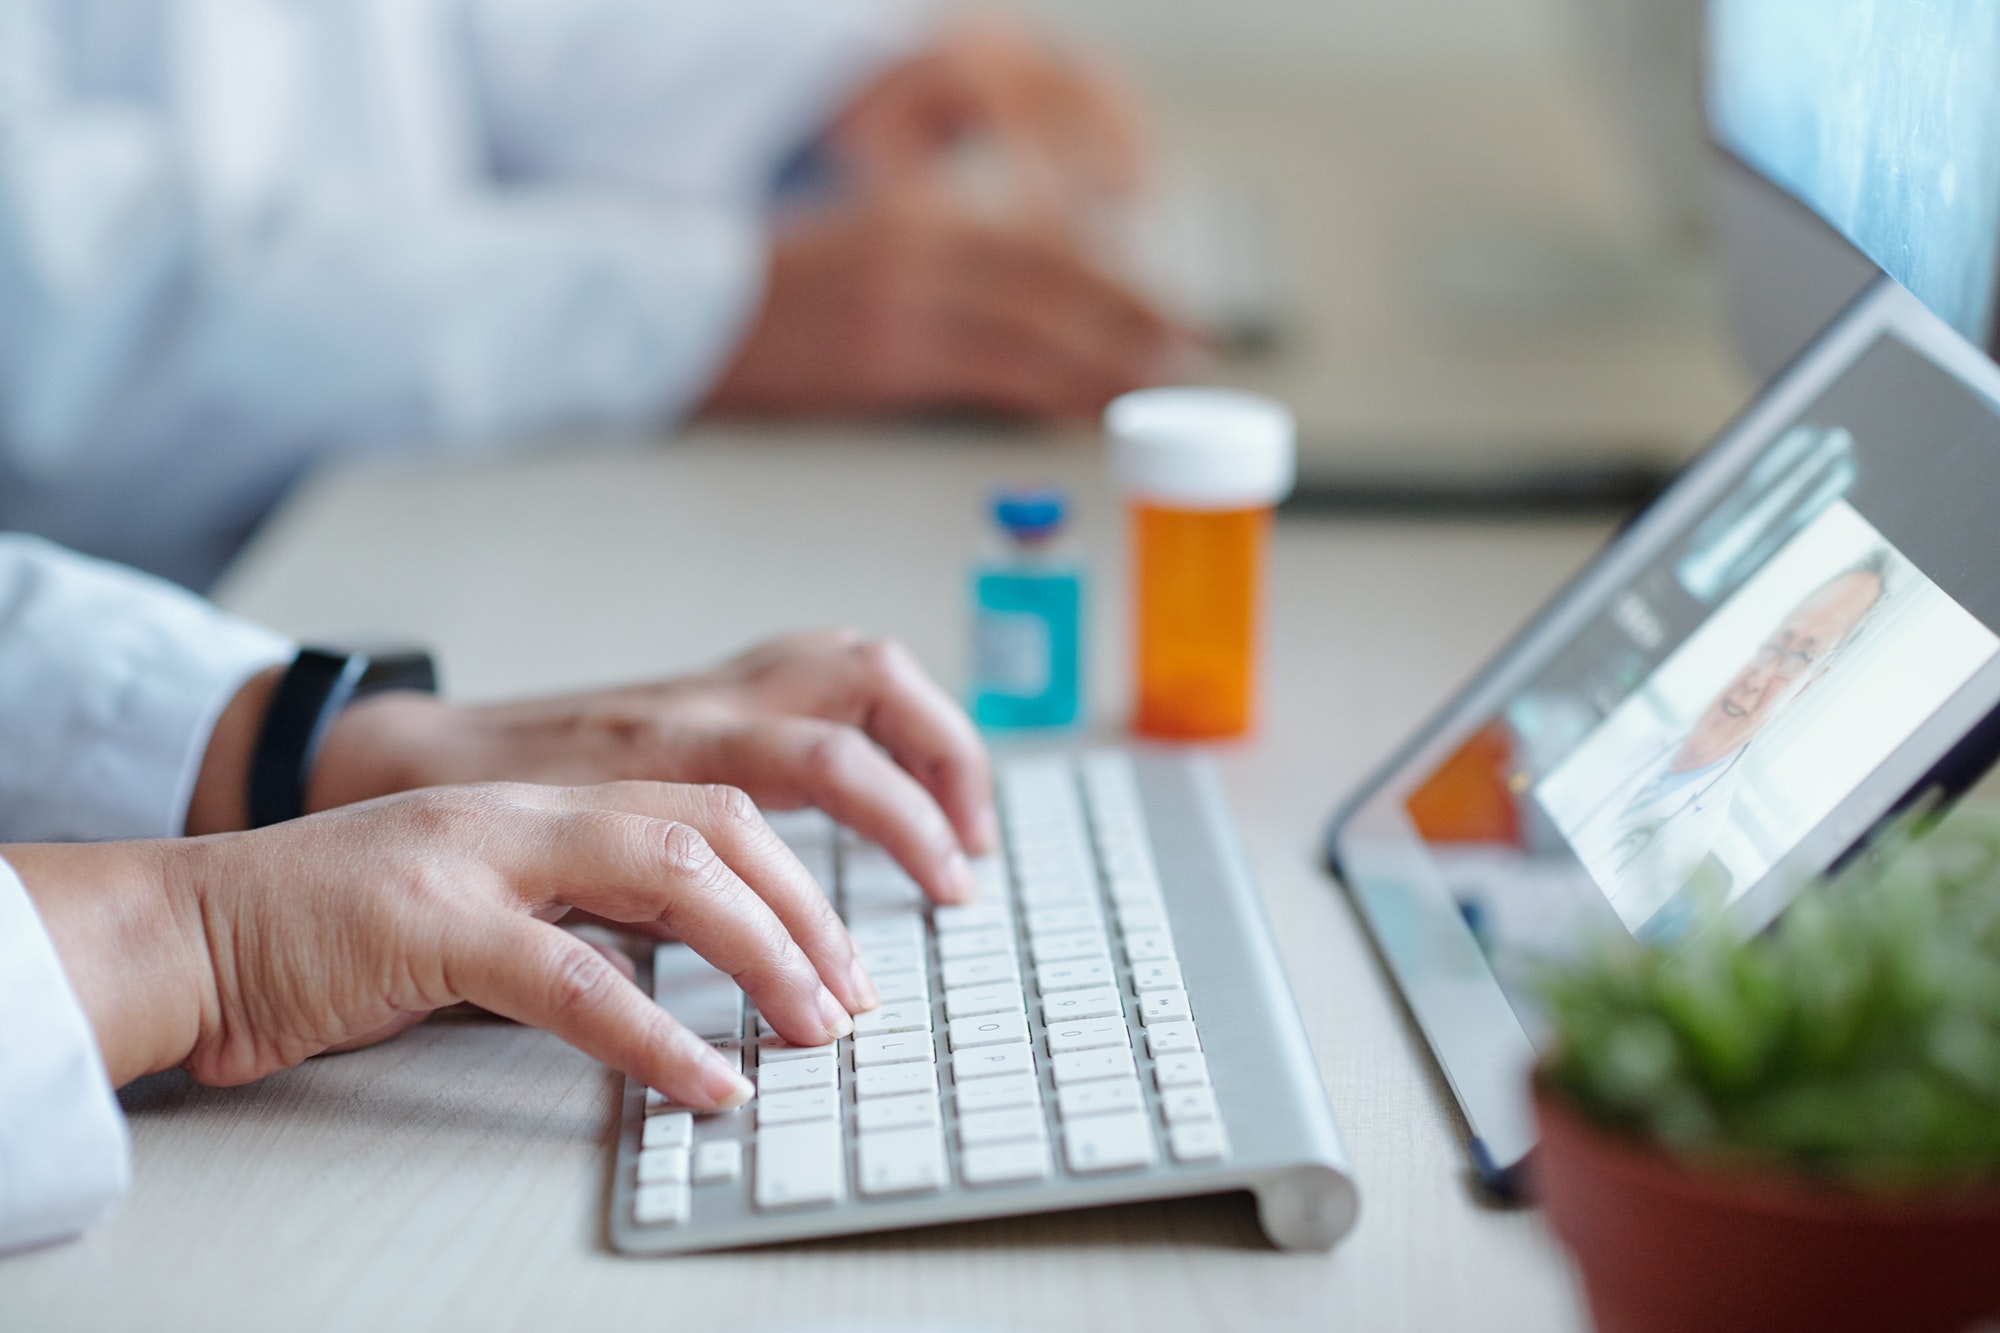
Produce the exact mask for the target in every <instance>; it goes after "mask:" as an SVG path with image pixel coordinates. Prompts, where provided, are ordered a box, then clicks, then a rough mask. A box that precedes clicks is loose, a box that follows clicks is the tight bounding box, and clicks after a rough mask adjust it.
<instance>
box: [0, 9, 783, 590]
mask: <svg viewBox="0 0 2000 1333" xmlns="http://www.w3.org/2000/svg"><path fill="white" fill-rule="evenodd" d="M66 12H68V11H66V10H65V8H64V6H63V5H61V4H59V3H56V2H55V0H0V528H10V527H11V528H16V529H27V530H31V531H35V532H38V533H41V534H43V535H46V536H50V537H53V538H55V539H56V540H58V541H61V542H63V543H64V544H66V545H71V546H75V547H78V548H80V549H84V550H88V551H91V552H92V553H95V554H103V555H107V556H110V557H113V558H116V559H120V560H123V561H126V562H128V563H134V564H138V565H140V566H142V567H144V568H148V569H151V570H154V571H157V572H162V573H165V574H167V575H169V576H171V577H174V578H176V579H179V580H181V581H183V582H186V583H189V584H191V585H194V586H202V585H204V584H206V583H207V582H208V581H209V580H211V579H212V578H213V577H214V576H215V574H216V573H217V572H218V571H219V569H220V568H221V565H222V563H223V561H224V560H226V559H227V557H228V556H229V554H231V553H232V552H233V550H234V549H235V547H236V546H237V545H238V544H239V543H240V542H241V540H242V539H243V537H244V536H245V535H246V534H247V533H248V532H249V531H250V530H251V529H252V528H253V527H254V526H255V524H256V523H257V522H258V521H259V520H260V519H261V518H262V517H263V515H264V514H265V513H266V512H267V511H268V510H269V508H270V507H271V506H272V505H273V504H274V503H275V502H276V501H277V499H278V498H279V497H281V496H282V495H283V493H284V491H285V490H286V489H287V488H288V487H289V486H290V485H291V484H293V483H294V482H295V481H296V480H297V479H298V478H299V477H300V476H302V475H304V474H305V473H306V472H307V471H309V470H310V469H312V468H313V467H315V466H317V465H320V464H322V463H325V462H328V461H331V460H335V459H339V458H351V457H355V456H357V455H366V454H402V455H408V454H412V453H419V452H425V451H429V452H439V451H451V450H470V449H481V448H491V447H494V446H495V445H497V444H499V443H502V442H506V441H511V440H515V439H519V438H522V437H525V436H531V435H536V434H544V433H548V432H553V431H557V430H562V429H575V428H579V427H581V428H604V427H630V426H633V425H639V424H655V423H662V422H667V421H671V420H673V419H675V418H677V417H679V416H681V415H683V414H684V413H686V412H688V411H690V410H691V409H692V408H693V407H694V406H695V405H696V404H697V403H698V402H699V400H700V398H701V397H702V395H703V394H704V393H705V392H706V390H707V386H708V384H709V383H710V381H711V379H712V378H713V376H714V374H715V373H716V371H717V369H718V367H719V366H720V364H721V362H722V360H723V358H724V357H725V356H726V355H727V353H728V352H729V350H730V349H731V348H732V347H733V346H734V344H735V341H736V339H737V337H738V336H739V335H740V332H741V329H742V326H743V323H744V322H745V321H746V320H747V319H748V317H749V315H750V314H751V312H752V311H753V310H754V308H755V305H756V302H757V299H758V295H759V290H758V289H759V284H760V282H761V279H762V275H763V271H764V250H765V246H764V235H763V223H762V218H761V214H760V212H759V209H758V208H757V207H755V206H752V205H751V204H749V203H746V202H742V201H737V200H733V199H718V198H675V199H665V198H660V199H643V198H639V197H636V196H635V195H633V194H632V193H631V192H624V193H623V194H620V193H619V192H617V191H614V190H610V189H595V188H585V187H584V186H583V185H582V184H580V183H578V182H574V181H572V182H567V183H563V182H554V181H549V182H540V183H531V182H519V183H515V184H512V185H505V186H502V185H498V184H496V183H495V182H493V181H492V180H491V179H490V178H489V177H487V176H486V175H484V174H483V173H484V172H485V166H484V164H483V163H482V162H481V161H479V160H478V159H479V158H480V157H481V155H482V154H483V153H484V152H485V151H486V150H485V148H484V146H483V136H482V132H481V131H480V129H479V126H478V125H477V123H476V122H477V110H476V107H473V106H472V104H471V101H470V98H471V94H470V93H469V92H468V91H467V89H466V84H467V82H468V81H469V78H470V72H469V71H470V55H469V49H468V47H467V45H466V41H467V39H465V38H464V37H463V34H460V33H458V31H457V28H456V26H455V25H456V22H457V18H456V16H457V15H458V11H457V10H455V9H452V8H451V6H450V0H431V3H430V4H420V3H417V0H327V2H326V3H321V4H314V5H298V4H295V3H289V0H183V2H182V3H176V4H171V5H165V4H162V6H161V7H160V13H161V15H162V18H161V19H160V24H161V31H162V33H163V34H164V35H163V36H162V38H161V40H160V42H159V44H158V45H159V48H160V49H159V50H158V51H156V52H155V53H154V56H155V64H157V65H158V66H159V67H160V68H159V74H158V79H157V80H156V82H157V83H158V84H159V86H160V88H161V89H164V91H156V92H154V93H144V95H141V93H143V90H141V92H134V91H133V90H132V89H128V88H123V87H111V88H103V87H100V86H99V85H98V84H96V83H93V82H91V81H90V80H88V79H84V78H81V77H80V76H78V77H72V74H73V72H74V70H76V69H79V68H83V67H84V66H85V65H86V64H87V62H86V61H84V60H83V57H84V56H88V55H89V54H90V53H91V51H92V50H93V49H94V48H93V46H92V43H94V42H97V41H99V40H100V38H101V34H95V30H88V31H71V30H70V29H67V28H65V27H64V26H63V23H62V18H63V15H64V14H65V13H66ZM149 98H150V100H149Z"/></svg>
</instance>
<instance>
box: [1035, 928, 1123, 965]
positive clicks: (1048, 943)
mask: <svg viewBox="0 0 2000 1333" xmlns="http://www.w3.org/2000/svg"><path fill="white" fill-rule="evenodd" d="M1028 952H1029V953H1031V954H1033V955H1034V958H1035V964H1036V966H1040V965H1041V964H1043V963H1066V962H1068V961H1069V960H1071V959H1073V958H1108V957H1110V956H1111V946H1110V944H1109V943H1108V942H1107V941H1106V940H1105V938H1104V932H1103V931H1101V930H1073V931H1070V932H1069V933H1067V934H1064V935H1043V936H1040V937H1039V938H1037V939H1033V940H1030V941H1029V942H1028Z"/></svg>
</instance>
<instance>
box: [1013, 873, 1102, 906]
mask: <svg viewBox="0 0 2000 1333" xmlns="http://www.w3.org/2000/svg"><path fill="white" fill-rule="evenodd" d="M1021 901H1022V902H1024V903H1026V904H1027V905H1028V906H1029V907H1031V908H1034V907H1074V906H1080V905H1082V904H1084V903H1094V902H1096V901H1097V877H1096V876H1095V875H1093V874H1092V873H1091V872H1090V871H1089V869H1087V868H1084V869H1078V870H1073V871H1056V872H1054V873H1051V874H1047V875H1042V876H1038V877H1033V878H1030V877H1028V876H1026V875H1025V874H1024V875H1023V877H1022V880H1021Z"/></svg>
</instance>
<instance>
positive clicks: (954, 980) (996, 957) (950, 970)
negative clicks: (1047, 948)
mask: <svg viewBox="0 0 2000 1333" xmlns="http://www.w3.org/2000/svg"><path fill="white" fill-rule="evenodd" d="M938 975H939V976H940V977H941V978H942V979H943V981H944V988H945V991H946V993H947V994H949V993H950V992H952V991H955V990H958V989H960V988H962V987H965V986H984V985H988V984H990V983H992V982H996V981H1011V982H1013V983H1014V984H1015V985H1016V986H1018V985H1020V984H1021V965H1020V964H1019V963H1017V962H1015V961H1014V955H1013V954H1011V953H996V954H988V955H986V956H984V957H981V958H953V959H950V960H949V961H947V962H946V963H945V964H944V966H943V967H941V968H939V969H938Z"/></svg>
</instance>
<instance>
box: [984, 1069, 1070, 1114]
mask: <svg viewBox="0 0 2000 1333" xmlns="http://www.w3.org/2000/svg"><path fill="white" fill-rule="evenodd" d="M1080 1086H1081V1085H1080ZM956 1092H957V1097H958V1113H959V1115H960V1116H968V1115H975V1114H977V1113H978V1112H980V1111H1004V1110H1006V1109H1007V1108H1008V1107H1010V1106H1037V1107H1038V1106H1040V1105H1041V1104H1042V1085H1041V1084H1040V1083H1037V1082H1036V1081H1035V1079H1034V1078H1033V1076H1031V1075H1027V1074H1007V1075H1003V1076H1002V1077H999V1078H976V1079H973V1080H972V1081H971V1082H970V1083H961V1084H959V1085H958V1087H957V1089H956Z"/></svg>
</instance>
